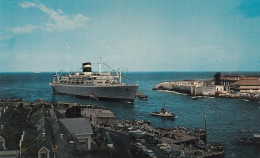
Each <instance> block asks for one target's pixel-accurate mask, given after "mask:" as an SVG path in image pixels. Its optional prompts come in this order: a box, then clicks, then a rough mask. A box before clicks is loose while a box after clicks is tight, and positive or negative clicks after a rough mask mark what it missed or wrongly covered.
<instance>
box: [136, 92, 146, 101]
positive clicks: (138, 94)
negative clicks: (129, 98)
mask: <svg viewBox="0 0 260 158" xmlns="http://www.w3.org/2000/svg"><path fill="white" fill-rule="evenodd" d="M136 97H137V98H138V99H146V100H147V99H148V96H147V95H144V94H142V93H140V92H136Z"/></svg>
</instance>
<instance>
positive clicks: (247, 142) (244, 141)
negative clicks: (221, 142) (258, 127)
mask: <svg viewBox="0 0 260 158" xmlns="http://www.w3.org/2000/svg"><path fill="white" fill-rule="evenodd" d="M235 140H236V142H237V143H239V144H244V145H252V144H255V140H254V138H244V137H243V138H236V139H235Z"/></svg>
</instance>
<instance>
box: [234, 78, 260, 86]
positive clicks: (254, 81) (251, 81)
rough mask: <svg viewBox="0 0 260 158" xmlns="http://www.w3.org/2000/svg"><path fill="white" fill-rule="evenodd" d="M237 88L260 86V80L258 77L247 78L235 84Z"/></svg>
mask: <svg viewBox="0 0 260 158" xmlns="http://www.w3.org/2000/svg"><path fill="white" fill-rule="evenodd" d="M233 85H235V86H260V80H259V78H257V77H246V78H242V79H241V80H239V81H237V82H234V83H233Z"/></svg>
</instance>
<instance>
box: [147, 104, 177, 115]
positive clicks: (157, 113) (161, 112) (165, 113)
mask: <svg viewBox="0 0 260 158" xmlns="http://www.w3.org/2000/svg"><path fill="white" fill-rule="evenodd" d="M164 105H165V104H163V107H162V108H161V111H160V112H151V113H150V115H152V116H159V117H163V118H175V114H174V113H172V112H168V111H167V110H166V109H165V107H164Z"/></svg>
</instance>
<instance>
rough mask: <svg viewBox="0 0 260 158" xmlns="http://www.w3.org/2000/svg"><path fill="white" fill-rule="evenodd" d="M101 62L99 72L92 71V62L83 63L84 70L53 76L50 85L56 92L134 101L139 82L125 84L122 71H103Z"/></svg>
mask: <svg viewBox="0 0 260 158" xmlns="http://www.w3.org/2000/svg"><path fill="white" fill-rule="evenodd" d="M101 64H102V63H99V72H92V67H91V63H90V62H86V63H83V64H82V69H83V72H77V73H75V74H68V75H64V76H61V77H60V76H59V75H58V74H57V73H56V74H55V75H54V76H53V82H52V83H50V85H51V86H52V88H53V91H54V92H56V93H64V94H72V95H77V96H83V97H95V98H96V99H116V100H126V101H131V102H132V101H134V98H135V95H136V92H137V89H138V84H125V83H123V82H122V78H121V73H120V72H115V71H114V73H110V72H102V71H101Z"/></svg>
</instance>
